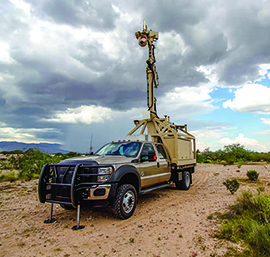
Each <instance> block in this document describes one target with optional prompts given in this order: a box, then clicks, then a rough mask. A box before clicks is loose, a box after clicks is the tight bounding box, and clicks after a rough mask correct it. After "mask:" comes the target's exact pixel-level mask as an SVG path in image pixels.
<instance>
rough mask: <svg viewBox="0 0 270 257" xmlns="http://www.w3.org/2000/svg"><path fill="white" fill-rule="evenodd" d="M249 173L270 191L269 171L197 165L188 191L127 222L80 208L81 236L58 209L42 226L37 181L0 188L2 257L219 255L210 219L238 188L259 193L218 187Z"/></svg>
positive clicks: (158, 194)
mask: <svg viewBox="0 0 270 257" xmlns="http://www.w3.org/2000/svg"><path fill="white" fill-rule="evenodd" d="M247 170H256V171H257V172H259V173H260V176H259V179H260V181H261V183H262V185H263V186H265V188H266V190H269V188H270V186H269V185H268V181H269V175H270V165H256V166H251V165H248V166H242V167H241V168H238V167H237V166H236V165H231V166H222V165H210V164H209V165H208V164H199V165H198V166H197V170H196V172H195V174H194V176H193V185H192V187H191V188H190V190H189V191H178V190H176V189H175V188H174V187H171V188H167V189H162V190H158V191H153V192H151V193H148V194H147V195H143V196H141V197H140V198H139V203H138V205H137V208H136V210H135V213H134V215H133V216H132V217H131V218H130V219H128V220H118V219H117V218H115V217H114V216H113V213H112V210H111V209H109V208H108V209H105V210H89V209H88V210H87V209H82V211H81V224H83V225H85V229H83V230H79V231H73V230H71V227H72V226H73V225H76V210H71V211H66V210H63V209H62V208H61V207H60V206H58V205H55V208H54V218H56V219H57V222H55V223H53V224H44V223H43V221H44V220H45V219H47V218H48V216H49V210H50V204H41V203H39V201H38V196H37V184H38V181H37V180H35V181H30V182H20V181H19V182H18V181H17V182H13V183H9V182H4V183H0V190H1V191H0V192H1V199H0V201H1V205H0V206H1V207H0V209H1V210H0V220H1V226H0V256H65V257H67V256H81V255H84V256H102V257H103V256H123V257H126V256H184V257H186V256H187V257H189V256H210V255H212V256H222V255H223V254H224V252H226V247H227V244H228V243H227V242H223V241H220V240H218V239H216V238H213V237H212V234H213V232H214V231H215V230H217V225H216V224H215V221H214V220H211V219H209V214H212V213H215V212H217V211H223V210H224V209H225V208H226V207H227V206H228V205H229V204H232V203H233V202H234V201H235V199H236V196H237V195H238V194H239V193H240V191H241V189H245V190H253V191H254V192H256V185H252V184H247V183H244V184H241V187H240V190H239V191H238V192H237V193H236V194H235V195H236V196H235V195H231V194H230V193H229V191H227V190H226V188H225V186H224V185H223V184H222V182H223V181H224V180H225V179H227V178H232V177H244V178H246V172H247ZM214 254H216V255H214Z"/></svg>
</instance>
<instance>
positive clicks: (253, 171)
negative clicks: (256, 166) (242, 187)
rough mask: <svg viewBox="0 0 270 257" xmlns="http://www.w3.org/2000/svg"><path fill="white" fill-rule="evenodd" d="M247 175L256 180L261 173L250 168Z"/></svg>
mask: <svg viewBox="0 0 270 257" xmlns="http://www.w3.org/2000/svg"><path fill="white" fill-rule="evenodd" d="M247 176H248V178H249V180H251V181H255V180H257V179H258V177H259V173H258V172H257V171H256V170H249V171H248V172H247Z"/></svg>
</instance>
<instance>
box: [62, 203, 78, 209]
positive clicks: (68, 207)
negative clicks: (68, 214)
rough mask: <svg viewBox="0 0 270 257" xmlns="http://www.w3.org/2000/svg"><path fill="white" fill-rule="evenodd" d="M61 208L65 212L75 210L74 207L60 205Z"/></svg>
mask: <svg viewBox="0 0 270 257" xmlns="http://www.w3.org/2000/svg"><path fill="white" fill-rule="evenodd" d="M60 206H61V207H62V208H63V209H65V210H74V209H75V208H74V207H73V206H72V205H66V204H60Z"/></svg>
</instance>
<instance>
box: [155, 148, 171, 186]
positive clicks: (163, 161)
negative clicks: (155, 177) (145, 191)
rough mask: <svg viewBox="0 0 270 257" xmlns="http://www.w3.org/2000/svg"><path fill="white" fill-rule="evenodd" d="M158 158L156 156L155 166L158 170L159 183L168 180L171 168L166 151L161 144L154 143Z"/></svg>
mask: <svg viewBox="0 0 270 257" xmlns="http://www.w3.org/2000/svg"><path fill="white" fill-rule="evenodd" d="M156 148H157V152H158V158H157V167H158V170H159V171H158V172H159V179H160V183H162V182H166V181H169V180H170V177H171V168H170V162H169V159H168V156H167V153H166V151H165V149H164V147H163V145H161V144H156Z"/></svg>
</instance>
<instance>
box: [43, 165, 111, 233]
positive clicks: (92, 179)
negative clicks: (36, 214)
mask: <svg viewBox="0 0 270 257" xmlns="http://www.w3.org/2000/svg"><path fill="white" fill-rule="evenodd" d="M108 167H111V168H112V171H114V167H113V166H112V165H97V163H96V162H94V163H93V164H82V163H78V164H76V165H74V164H73V165H71V164H45V165H44V166H43V169H42V171H41V174H40V178H39V185H38V194H39V201H40V202H41V203H45V202H48V203H51V209H50V217H49V219H47V220H45V221H44V223H46V224H48V223H54V222H56V219H54V218H53V217H52V215H53V205H54V203H57V204H61V205H65V206H70V207H74V208H77V225H76V226H74V227H72V229H73V230H78V229H82V228H84V227H85V226H83V225H80V208H81V203H82V202H83V201H84V200H89V198H94V199H97V200H98V199H106V198H107V197H108V194H109V191H110V185H109V184H103V183H100V182H98V177H99V176H104V174H99V173H98V169H99V168H108ZM110 175H111V174H108V175H106V174H105V176H110ZM96 189H100V190H103V191H102V192H103V193H102V194H103V195H101V196H100V195H97V196H94V190H96Z"/></svg>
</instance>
